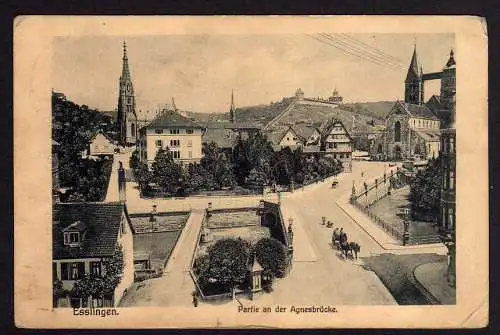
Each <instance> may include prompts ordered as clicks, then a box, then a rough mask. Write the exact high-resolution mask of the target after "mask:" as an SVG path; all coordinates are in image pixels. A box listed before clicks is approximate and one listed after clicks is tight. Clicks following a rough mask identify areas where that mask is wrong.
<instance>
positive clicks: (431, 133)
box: [415, 129, 441, 142]
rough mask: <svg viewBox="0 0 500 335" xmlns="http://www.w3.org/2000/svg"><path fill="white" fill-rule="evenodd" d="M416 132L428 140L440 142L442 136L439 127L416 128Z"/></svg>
mask: <svg viewBox="0 0 500 335" xmlns="http://www.w3.org/2000/svg"><path fill="white" fill-rule="evenodd" d="M415 133H416V134H417V135H418V136H419V137H420V138H422V139H423V140H424V141H426V142H439V139H440V136H441V132H440V130H439V129H436V130H430V129H429V130H428V129H425V130H415Z"/></svg>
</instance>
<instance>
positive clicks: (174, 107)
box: [172, 97, 177, 111]
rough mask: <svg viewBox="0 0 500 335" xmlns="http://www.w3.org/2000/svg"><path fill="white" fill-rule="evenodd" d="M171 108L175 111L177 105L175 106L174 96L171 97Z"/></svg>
mask: <svg viewBox="0 0 500 335" xmlns="http://www.w3.org/2000/svg"><path fill="white" fill-rule="evenodd" d="M172 109H173V110H174V111H177V107H176V106H175V101H174V97H172Z"/></svg>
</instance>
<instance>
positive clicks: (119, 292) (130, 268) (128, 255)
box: [114, 213, 134, 306]
mask: <svg viewBox="0 0 500 335" xmlns="http://www.w3.org/2000/svg"><path fill="white" fill-rule="evenodd" d="M122 224H123V226H124V233H122V232H121V230H120V232H119V235H118V240H117V243H118V245H121V247H122V251H123V263H124V267H123V275H122V280H121V281H120V284H118V286H117V287H116V288H115V301H114V304H115V306H118V303H119V302H120V300H121V298H122V297H123V294H124V292H125V291H126V290H127V289H128V288H129V287H130V286H131V285H132V283H133V282H134V239H133V235H132V228H131V226H130V224H129V223H128V220H127V218H126V216H125V213H123V217H122Z"/></svg>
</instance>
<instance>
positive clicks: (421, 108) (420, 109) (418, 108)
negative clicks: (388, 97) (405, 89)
mask: <svg viewBox="0 0 500 335" xmlns="http://www.w3.org/2000/svg"><path fill="white" fill-rule="evenodd" d="M401 105H402V106H403V107H404V108H405V109H406V110H407V111H408V113H410V116H413V117H419V118H425V119H431V120H439V119H438V118H437V117H436V115H434V113H433V112H432V111H431V110H430V109H429V107H427V106H425V105H415V104H409V103H406V102H402V103H401Z"/></svg>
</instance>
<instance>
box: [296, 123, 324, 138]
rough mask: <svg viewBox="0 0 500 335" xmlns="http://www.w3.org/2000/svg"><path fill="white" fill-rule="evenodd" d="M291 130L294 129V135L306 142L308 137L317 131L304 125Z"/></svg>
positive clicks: (297, 125)
mask: <svg viewBox="0 0 500 335" xmlns="http://www.w3.org/2000/svg"><path fill="white" fill-rule="evenodd" d="M293 129H295V131H296V133H297V134H298V135H299V136H301V137H302V138H303V139H305V140H308V139H309V137H311V135H312V134H313V133H314V132H315V131H318V133H319V130H317V129H316V128H315V127H312V126H309V125H307V124H304V123H299V124H296V125H294V126H293Z"/></svg>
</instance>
